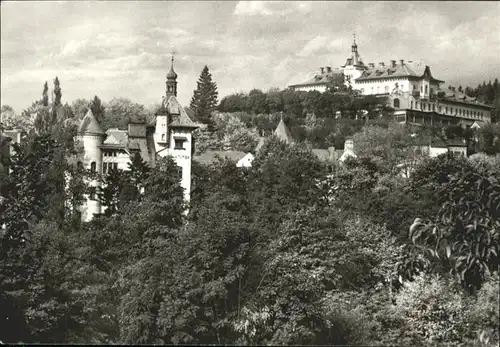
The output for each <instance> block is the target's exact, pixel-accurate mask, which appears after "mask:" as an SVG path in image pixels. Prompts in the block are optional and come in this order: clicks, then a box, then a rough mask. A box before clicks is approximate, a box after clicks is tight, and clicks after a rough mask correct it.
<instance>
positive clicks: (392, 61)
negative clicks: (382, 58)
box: [391, 60, 396, 68]
mask: <svg viewBox="0 0 500 347" xmlns="http://www.w3.org/2000/svg"><path fill="white" fill-rule="evenodd" d="M391 67H393V68H394V67H396V61H395V60H391Z"/></svg>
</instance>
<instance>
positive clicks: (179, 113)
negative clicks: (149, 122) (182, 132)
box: [165, 95, 198, 129]
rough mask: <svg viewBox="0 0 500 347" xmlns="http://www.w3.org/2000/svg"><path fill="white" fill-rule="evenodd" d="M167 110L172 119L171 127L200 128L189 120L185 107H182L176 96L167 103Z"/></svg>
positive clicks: (171, 97)
mask: <svg viewBox="0 0 500 347" xmlns="http://www.w3.org/2000/svg"><path fill="white" fill-rule="evenodd" d="M165 110H166V111H167V113H168V114H170V116H171V117H172V121H171V122H170V124H169V126H171V127H179V128H192V129H196V128H198V125H197V124H196V123H195V122H193V121H192V120H191V118H189V116H188V114H187V112H186V110H185V109H184V107H182V106H181V104H180V103H179V101H178V100H177V98H176V97H175V96H173V95H172V96H170V97H169V98H168V100H167V101H166V102H165Z"/></svg>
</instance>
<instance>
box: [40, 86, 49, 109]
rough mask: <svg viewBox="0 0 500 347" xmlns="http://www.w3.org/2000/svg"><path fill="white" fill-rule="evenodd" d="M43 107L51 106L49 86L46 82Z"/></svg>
mask: <svg viewBox="0 0 500 347" xmlns="http://www.w3.org/2000/svg"><path fill="white" fill-rule="evenodd" d="M42 105H43V106H49V86H48V84H47V81H45V84H44V85H43V93H42Z"/></svg>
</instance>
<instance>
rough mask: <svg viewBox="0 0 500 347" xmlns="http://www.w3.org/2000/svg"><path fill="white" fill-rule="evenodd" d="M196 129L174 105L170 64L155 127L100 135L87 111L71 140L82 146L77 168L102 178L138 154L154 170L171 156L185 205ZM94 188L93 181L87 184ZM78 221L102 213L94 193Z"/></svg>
mask: <svg viewBox="0 0 500 347" xmlns="http://www.w3.org/2000/svg"><path fill="white" fill-rule="evenodd" d="M197 127H198V125H196V124H195V123H194V122H193V121H192V120H191V119H190V118H189V116H188V114H187V113H186V110H185V109H184V108H183V107H182V106H181V105H180V103H179V101H177V74H176V73H175V72H174V68H173V58H172V64H171V66H170V71H169V72H168V73H167V81H166V95H165V96H164V97H163V100H162V103H161V107H160V109H159V111H158V112H157V113H156V124H155V125H149V124H145V123H133V122H130V123H129V124H128V130H119V129H108V130H107V131H106V132H104V131H103V129H102V127H101V126H100V124H99V122H98V121H97V119H96V118H95V117H94V115H93V114H92V111H91V110H90V109H89V110H88V112H87V114H86V115H85V117H84V118H83V120H82V122H81V124H80V127H79V129H78V134H77V136H76V138H75V140H76V141H77V142H79V143H80V144H81V145H82V146H83V153H82V155H81V156H80V157H79V158H78V163H79V165H82V166H83V168H85V169H88V170H91V171H92V172H95V173H99V174H105V173H106V172H108V171H109V170H111V169H121V170H128V164H129V162H130V160H131V156H133V155H135V153H139V154H140V156H141V157H142V159H143V160H144V161H145V162H146V163H148V164H149V165H150V166H152V167H154V166H155V164H156V160H157V158H161V157H165V156H169V155H170V156H172V157H173V159H174V160H175V161H176V163H177V165H178V166H179V167H180V168H181V170H182V178H181V186H182V187H183V188H184V197H185V199H186V200H187V201H189V197H190V193H191V157H192V153H193V152H194V143H193V136H192V132H193V130H195V129H196V128H197ZM89 185H90V186H91V187H95V188H97V186H98V185H99V183H98V181H97V180H93V181H90V182H89ZM81 212H82V220H84V221H89V220H91V219H92V218H93V216H94V214H100V213H102V212H103V210H102V206H101V203H100V201H99V200H98V198H97V196H96V194H95V190H93V189H91V193H90V194H89V195H88V197H87V201H86V203H85V204H84V206H83V207H82V210H81Z"/></svg>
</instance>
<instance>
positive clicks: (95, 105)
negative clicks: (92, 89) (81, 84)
mask: <svg viewBox="0 0 500 347" xmlns="http://www.w3.org/2000/svg"><path fill="white" fill-rule="evenodd" d="M90 109H91V110H92V113H93V114H94V117H95V118H96V119H97V121H98V122H99V124H102V122H103V118H104V112H105V108H104V105H103V104H102V103H101V99H99V98H98V97H97V95H95V96H94V99H93V100H92V102H91V103H90Z"/></svg>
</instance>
